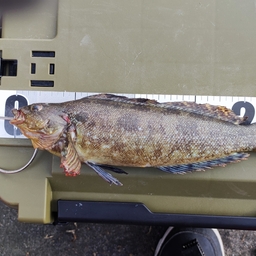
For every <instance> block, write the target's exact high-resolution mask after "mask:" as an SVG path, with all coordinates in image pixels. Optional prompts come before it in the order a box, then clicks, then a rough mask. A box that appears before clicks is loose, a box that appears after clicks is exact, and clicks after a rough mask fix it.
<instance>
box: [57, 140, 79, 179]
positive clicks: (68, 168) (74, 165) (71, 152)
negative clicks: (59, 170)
mask: <svg viewBox="0 0 256 256" xmlns="http://www.w3.org/2000/svg"><path fill="white" fill-rule="evenodd" d="M60 167H63V168H64V172H65V175H66V176H77V175H79V174H80V169H81V161H80V159H79V157H78V155H77V152H76V150H75V148H74V145H73V143H72V142H69V144H68V147H67V148H66V150H65V154H64V155H63V156H62V157H61V165H60Z"/></svg>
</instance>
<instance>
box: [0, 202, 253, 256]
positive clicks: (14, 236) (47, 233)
mask: <svg viewBox="0 0 256 256" xmlns="http://www.w3.org/2000/svg"><path fill="white" fill-rule="evenodd" d="M0 218H1V220H0V255H1V256H4V255H8V256H9V255H11V256H16V255H17V256H20V255H24V256H32V255H37V256H38V255H43V256H46V255H63V256H65V255H92V256H100V255H111V256H114V255H119V256H135V255H147V256H150V255H153V252H154V248H155V246H156V244H157V242H158V240H159V239H160V238H161V236H162V235H163V233H164V232H165V230H166V227H161V226H158V227H155V226H152V227H151V226H135V225H109V224H86V223H77V224H75V223H68V224H62V225H57V226H54V225H36V224H28V223H20V222H18V221H17V211H16V210H15V209H11V208H9V207H7V206H6V205H4V204H2V203H0ZM73 233H74V234H73ZM220 233H221V236H222V239H223V242H224V247H225V251H226V255H256V231H236V230H220Z"/></svg>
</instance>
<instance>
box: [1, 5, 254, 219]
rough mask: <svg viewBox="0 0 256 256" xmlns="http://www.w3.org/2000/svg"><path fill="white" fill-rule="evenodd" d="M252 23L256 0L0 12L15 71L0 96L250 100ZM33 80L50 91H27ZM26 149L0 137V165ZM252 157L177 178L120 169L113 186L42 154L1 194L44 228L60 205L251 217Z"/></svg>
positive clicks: (10, 163) (4, 49) (17, 161)
mask: <svg viewBox="0 0 256 256" xmlns="http://www.w3.org/2000/svg"><path fill="white" fill-rule="evenodd" d="M50 3H51V4H50ZM32 10H33V11H32ZM48 11H49V12H48ZM255 19H256V15H255V3H254V1H224V2H223V1H221V0H215V1H213V0H208V1H203V2H194V1H180V0H177V1H147V2H144V1H118V0H114V1H111V2H109V1H84V0H76V1H69V0H59V1H35V3H34V4H33V5H32V6H24V7H23V8H20V9H19V8H18V7H17V9H15V10H12V9H11V10H9V11H6V12H4V13H3V16H2V38H0V56H1V57H2V58H3V59H5V60H13V59H15V60H17V61H18V69H17V76H12V77H11V76H3V77H1V78H0V82H1V83H0V90H37V91H38V90H52V91H77V92H78V91H84V92H113V93H117V92H119V93H144V94H146V93H147V94H150V93H151V94H158V93H159V94H186V95H222V96H224V95H228V96H232V95H233V96H239V95H244V96H256V90H253V88H254V84H255V78H256V73H255V68H256V56H255V55H256V50H255V43H256V42H255V41H256V34H255V31H256V22H255ZM32 51H55V57H54V58H50V57H48V58H40V57H37V58H35V57H32ZM31 63H35V64H36V74H31V72H30V71H31ZM50 64H55V73H54V74H49V65H50ZM31 80H47V81H49V80H50V81H54V87H51V88H45V87H31V86H30V81H31ZM32 152H33V149H32V148H31V146H30V143H29V142H28V141H25V140H17V139H0V167H1V168H9V169H12V168H17V167H20V166H22V165H23V164H24V163H25V162H26V161H27V159H29V158H30V156H31V155H32ZM255 158H256V155H255V154H252V156H251V157H250V159H249V160H248V161H244V162H241V163H238V164H230V165H229V166H227V167H226V168H221V167H220V168H215V169H214V170H209V171H207V172H202V173H193V174H187V175H184V176H180V175H168V174H166V173H163V172H161V171H159V170H156V169H136V168H134V169H131V168H130V169H129V168H128V169H126V170H127V172H128V173H129V175H127V176H126V175H116V177H118V179H120V181H121V182H122V183H123V184H124V186H123V187H116V186H109V185H108V184H107V183H106V182H104V181H103V180H102V179H101V178H99V177H98V176H97V175H96V174H95V173H94V172H93V171H92V170H89V169H88V168H86V167H85V166H83V168H82V174H81V175H80V176H79V177H76V178H71V177H65V176H64V174H63V173H62V170H61V169H60V167H59V159H58V158H57V157H53V156H52V155H50V154H49V153H47V152H41V153H40V154H39V155H38V156H37V158H36V160H35V161H34V162H33V164H32V165H31V166H30V167H29V168H27V169H26V170H25V171H24V172H22V173H19V174H15V175H4V174H1V175H0V176H1V178H0V196H1V198H2V200H3V201H5V202H6V203H8V204H11V205H17V206H18V209H19V211H18V218H19V220H21V221H26V222H39V223H49V222H51V221H52V217H51V213H52V212H53V211H56V200H58V199H80V200H97V201H102V200H103V201H119V202H126V201H128V202H142V203H144V204H145V205H146V206H147V207H148V208H149V209H150V210H151V211H153V212H168V213H194V214H196V213H198V214H216V215H234V216H255V215H256V206H255V197H256V190H255V185H256V184H255V183H256V172H255V171H254V167H255Z"/></svg>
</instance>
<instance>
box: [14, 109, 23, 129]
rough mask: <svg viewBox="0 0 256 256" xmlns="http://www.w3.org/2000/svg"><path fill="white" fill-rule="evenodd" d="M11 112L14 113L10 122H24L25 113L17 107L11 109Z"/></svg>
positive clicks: (17, 123)
mask: <svg viewBox="0 0 256 256" xmlns="http://www.w3.org/2000/svg"><path fill="white" fill-rule="evenodd" d="M12 113H13V115H14V117H13V119H12V120H10V124H12V125H19V124H22V123H24V121H25V115H24V113H23V112H22V111H21V110H20V109H19V110H18V109H13V110H12Z"/></svg>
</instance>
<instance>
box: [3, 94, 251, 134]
mask: <svg viewBox="0 0 256 256" xmlns="http://www.w3.org/2000/svg"><path fill="white" fill-rule="evenodd" d="M93 94H97V93H86V92H54V91H13V90H11V91H7V90H1V91H0V116H12V115H11V109H13V108H19V107H21V106H24V105H29V104H32V103H37V102H41V103H47V102H48V103H53V102H54V103H59V102H64V101H69V100H76V99H80V98H82V97H86V96H89V95H93ZM117 95H122V96H127V97H130V98H134V97H135V98H148V99H155V100H157V101H158V102H174V101H193V102H197V103H201V104H202V103H209V104H212V105H220V106H226V107H228V108H230V109H233V111H234V112H235V113H236V114H237V115H240V116H244V115H245V116H248V123H253V122H256V117H255V108H256V97H234V96H200V95H161V94H117ZM7 113H8V115H7ZM0 138H26V137H25V136H23V135H22V134H21V133H20V132H19V131H18V130H17V129H16V128H15V127H14V126H12V125H9V123H8V121H4V120H0Z"/></svg>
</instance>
